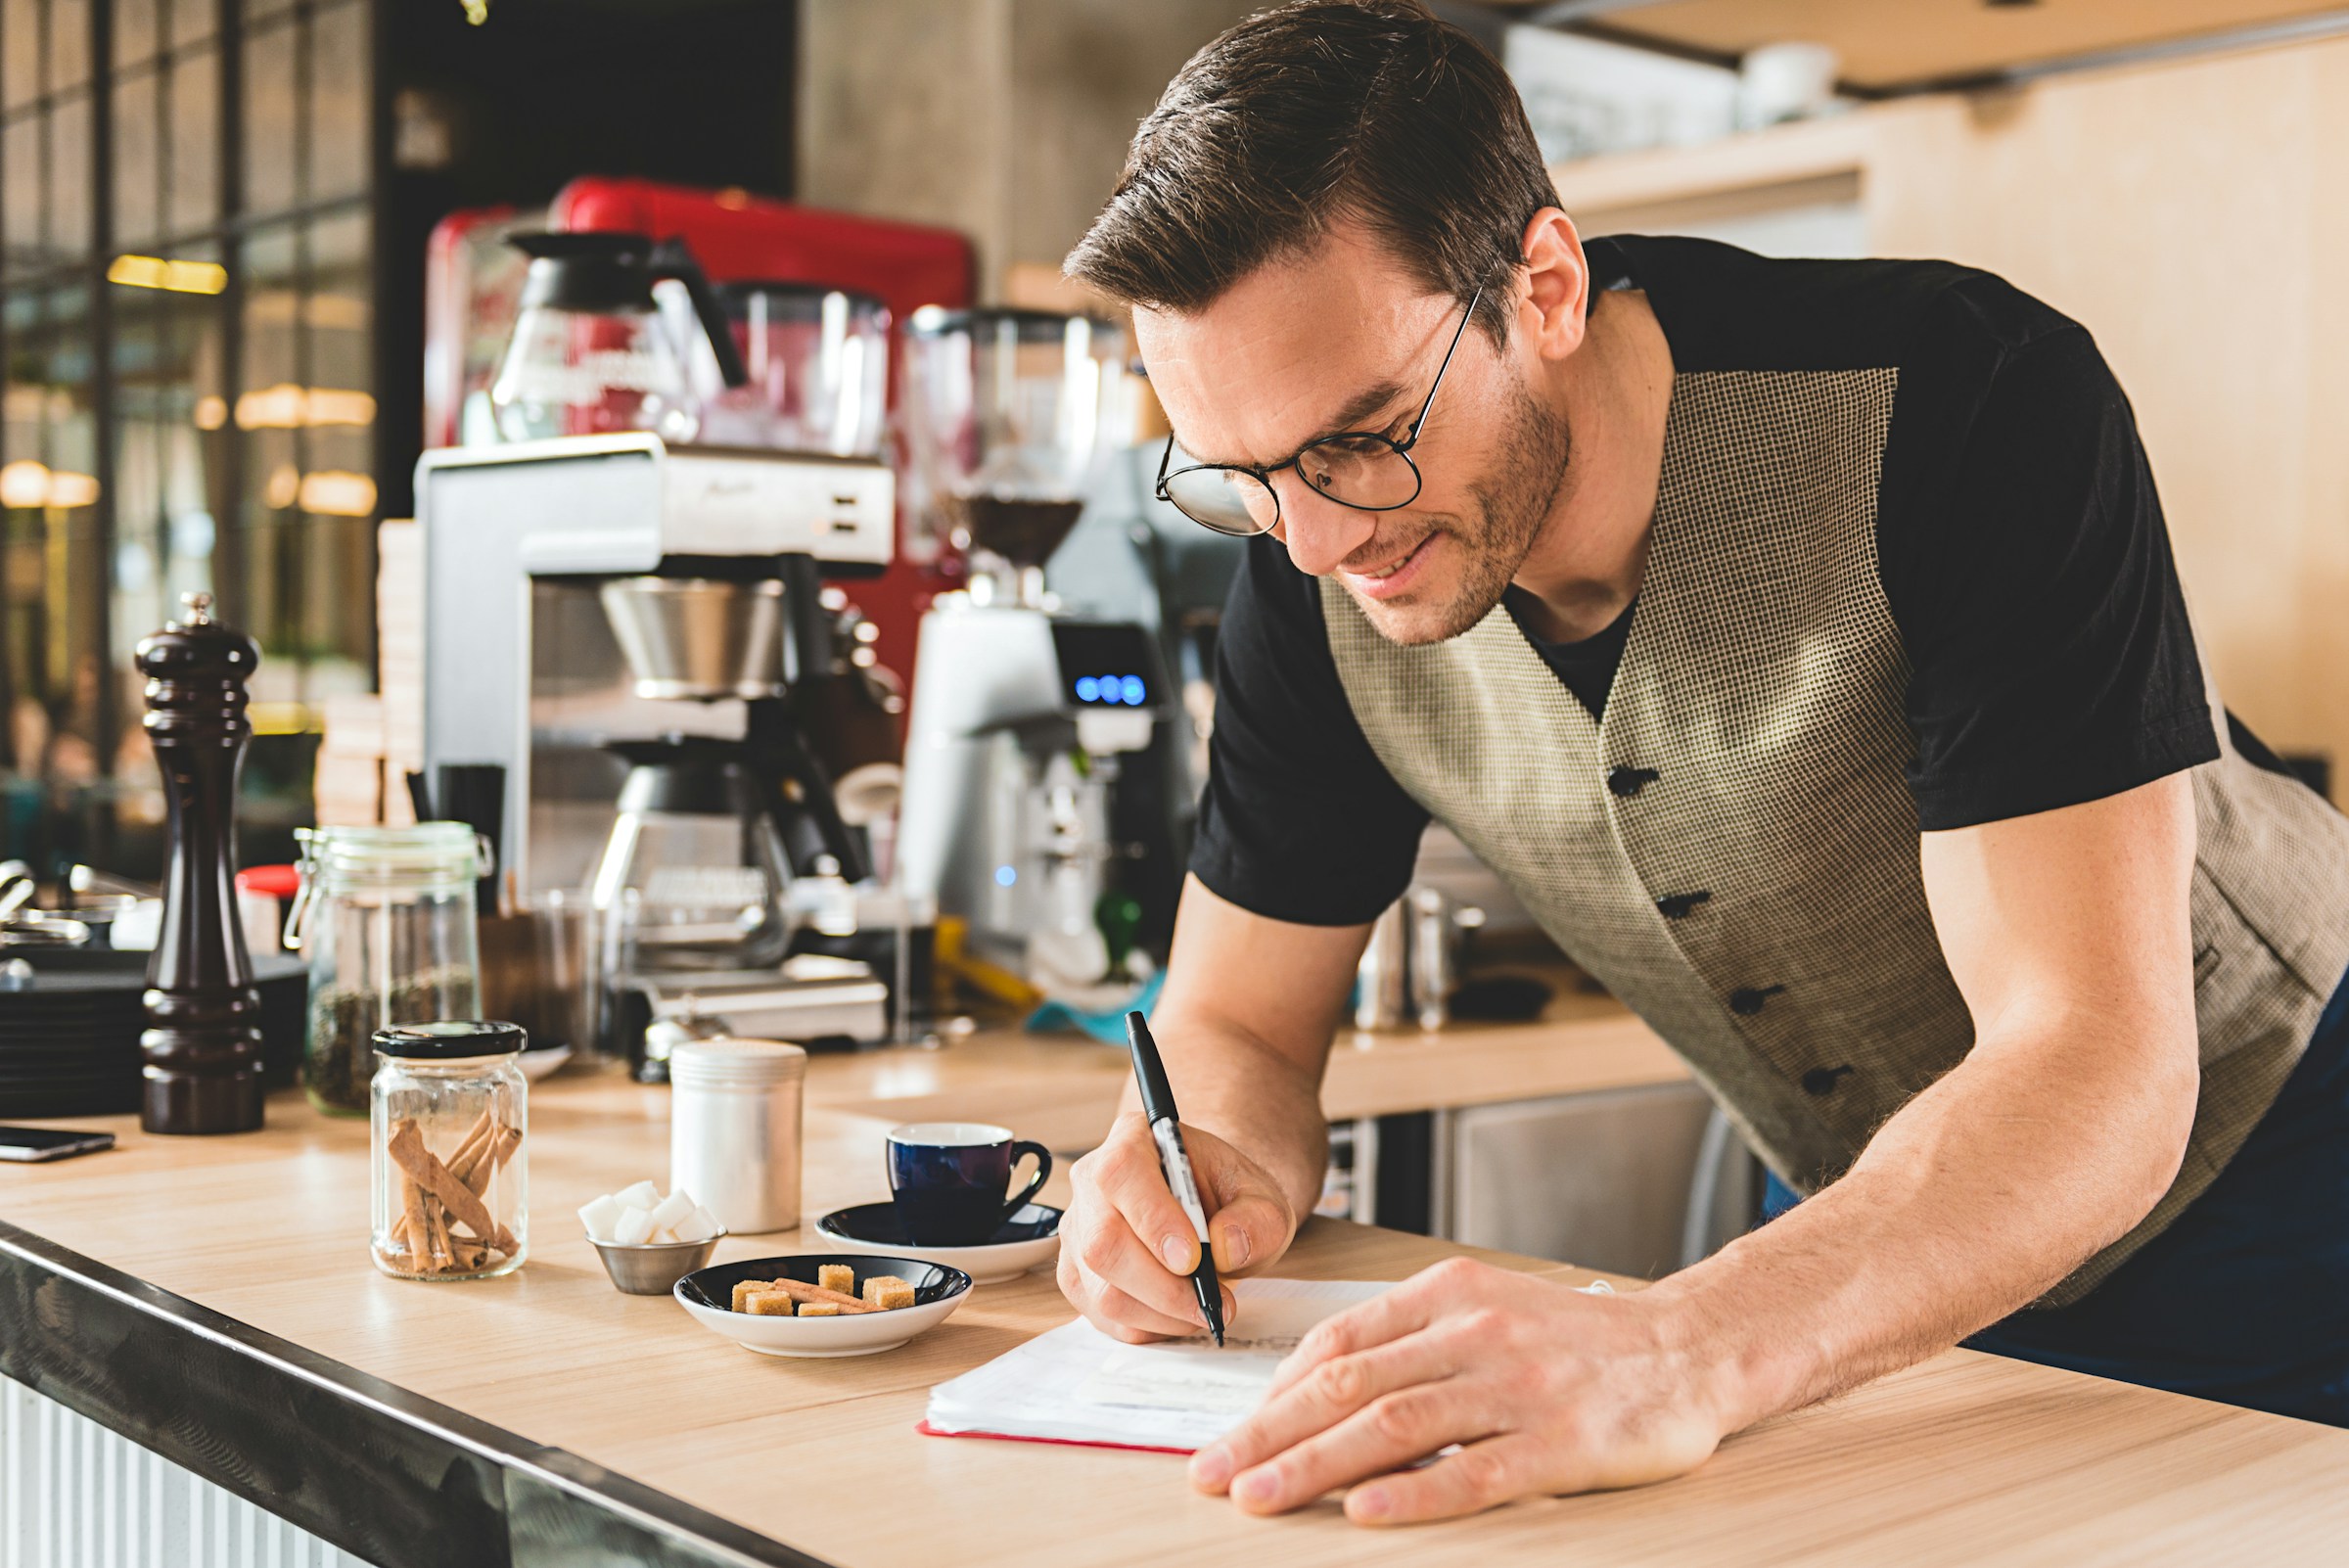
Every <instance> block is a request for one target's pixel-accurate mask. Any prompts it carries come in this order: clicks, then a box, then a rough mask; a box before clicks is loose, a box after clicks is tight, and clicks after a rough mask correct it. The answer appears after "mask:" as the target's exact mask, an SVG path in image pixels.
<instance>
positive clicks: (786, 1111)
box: [668, 1038, 807, 1235]
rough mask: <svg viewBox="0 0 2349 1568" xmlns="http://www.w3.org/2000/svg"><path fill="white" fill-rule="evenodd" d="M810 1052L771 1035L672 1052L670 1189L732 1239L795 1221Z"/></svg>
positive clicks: (684, 1045) (704, 1042) (693, 1043)
mask: <svg viewBox="0 0 2349 1568" xmlns="http://www.w3.org/2000/svg"><path fill="white" fill-rule="evenodd" d="M806 1080H807V1053H806V1051H805V1050H802V1049H801V1048H800V1047H799V1046H797V1045H793V1044H789V1043H787V1042H785V1041H783V1040H775V1039H723V1038H721V1039H696V1040H685V1041H681V1042H679V1043H678V1045H677V1047H676V1049H675V1050H674V1051H673V1052H671V1053H670V1055H669V1058H668V1081H669V1086H670V1089H671V1095H670V1109H669V1124H668V1185H669V1190H670V1191H672V1192H674V1191H677V1190H679V1189H680V1188H681V1189H683V1190H684V1191H686V1192H689V1193H691V1194H693V1197H694V1200H695V1201H696V1202H698V1203H700V1204H701V1206H702V1207H703V1208H705V1209H707V1210H709V1211H710V1213H711V1214H713V1215H714V1216H716V1217H717V1222H718V1223H720V1224H722V1225H724V1226H725V1227H726V1229H727V1230H728V1231H730V1232H731V1233H733V1234H735V1235H745V1234H757V1233H759V1232H760V1231H766V1230H789V1229H790V1228H791V1227H792V1226H794V1225H796V1224H798V1223H799V1222H800V1129H801V1116H802V1107H803V1103H804V1100H805V1095H806Z"/></svg>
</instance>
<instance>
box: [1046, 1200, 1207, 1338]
mask: <svg viewBox="0 0 2349 1568" xmlns="http://www.w3.org/2000/svg"><path fill="white" fill-rule="evenodd" d="M1063 1246H1064V1247H1066V1246H1074V1247H1075V1249H1076V1257H1077V1265H1078V1268H1079V1269H1080V1270H1081V1272H1082V1273H1083V1274H1087V1275H1090V1276H1091V1277H1092V1278H1093V1279H1095V1280H1097V1281H1099V1282H1100V1283H1102V1284H1105V1285H1112V1286H1115V1287H1116V1288H1117V1289H1118V1290H1120V1291H1122V1292H1124V1293H1125V1294H1126V1295H1128V1296H1130V1297H1133V1298H1134V1299H1136V1300H1138V1301H1139V1302H1140V1303H1141V1304H1142V1305H1143V1306H1145V1307H1147V1308H1149V1309H1150V1310H1151V1311H1152V1312H1154V1313H1156V1314H1159V1315H1160V1316H1161V1317H1172V1318H1176V1319H1178V1320H1180V1321H1181V1322H1183V1323H1184V1324H1186V1325H1187V1326H1186V1327H1185V1328H1184V1330H1183V1332H1185V1333H1188V1332H1190V1331H1191V1330H1192V1329H1196V1328H1197V1327H1199V1326H1200V1325H1199V1298H1198V1295H1197V1293H1196V1292H1195V1290H1194V1289H1193V1287H1192V1285H1191V1280H1190V1276H1189V1274H1188V1273H1187V1272H1186V1273H1180V1274H1177V1273H1174V1272H1173V1271H1171V1270H1170V1269H1169V1268H1167V1267H1166V1265H1165V1264H1164V1263H1163V1262H1161V1261H1160V1260H1159V1258H1157V1257H1156V1256H1154V1255H1153V1254H1152V1252H1151V1251H1150V1250H1149V1249H1148V1248H1146V1247H1145V1246H1143V1244H1142V1242H1141V1240H1140V1239H1139V1238H1138V1237H1136V1236H1135V1235H1134V1233H1133V1231H1132V1230H1131V1229H1130V1228H1129V1227H1128V1222H1127V1221H1126V1220H1125V1218H1124V1217H1123V1216H1122V1215H1120V1214H1119V1213H1117V1212H1116V1211H1114V1210H1112V1211H1106V1212H1103V1211H1096V1212H1095V1213H1094V1214H1093V1216H1092V1218H1091V1221H1090V1222H1089V1223H1087V1224H1086V1226H1085V1228H1084V1232H1083V1234H1082V1235H1080V1236H1077V1237H1074V1238H1072V1240H1071V1241H1069V1242H1064V1243H1063ZM1193 1251H1194V1255H1196V1245H1195V1244H1194V1248H1193Z"/></svg>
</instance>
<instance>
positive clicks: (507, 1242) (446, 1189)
mask: <svg viewBox="0 0 2349 1568" xmlns="http://www.w3.org/2000/svg"><path fill="white" fill-rule="evenodd" d="M384 1151H385V1152H386V1153H387V1154H389V1155H390V1156H391V1162H392V1164H394V1165H396V1166H398V1167H399V1168H400V1169H401V1170H402V1171H405V1172H406V1173H407V1174H408V1178H409V1179H410V1180H412V1181H414V1182H415V1183H416V1184H417V1185H418V1186H419V1187H422V1188H423V1189H424V1190H425V1191H427V1192H429V1193H431V1194H432V1195H433V1196H434V1197H436V1198H438V1199H439V1200H440V1204H441V1206H442V1207H443V1208H444V1209H446V1210H447V1211H448V1215H449V1218H450V1219H452V1220H454V1221H456V1222H458V1223H460V1224H462V1225H464V1226H466V1227H467V1228H468V1229H470V1230H471V1231H472V1232H473V1233H474V1234H475V1235H476V1236H479V1237H480V1238H481V1239H482V1240H484V1241H486V1242H488V1243H489V1244H490V1245H491V1246H493V1247H495V1248H496V1249H497V1250H498V1251H500V1252H512V1251H513V1250H514V1249H515V1245H516V1243H515V1240H514V1235H513V1232H512V1231H509V1230H508V1229H507V1228H506V1227H505V1226H504V1225H501V1224H499V1223H498V1222H497V1221H496V1220H495V1219H493V1218H492V1217H491V1216H490V1213H489V1210H488V1208H487V1207H486V1206H485V1205H484V1204H483V1202H482V1200H481V1195H480V1194H478V1193H476V1192H475V1191H474V1190H473V1189H472V1188H471V1187H469V1186H467V1185H466V1184H465V1183H464V1182H462V1181H460V1180H458V1179H457V1178H456V1177H455V1176H451V1175H450V1174H449V1170H448V1167H447V1166H445V1165H443V1164H441V1163H440V1159H439V1157H438V1155H436V1154H434V1153H433V1152H432V1151H431V1150H430V1149H428V1148H426V1147H425V1146H424V1134H423V1133H422V1132H420V1131H418V1130H417V1128H416V1124H415V1123H414V1122H412V1121H401V1122H399V1123H396V1124H394V1125H393V1127H392V1129H391V1137H389V1138H387V1139H386V1140H385V1142H384ZM409 1234H410V1235H411V1236H412V1235H414V1234H415V1230H414V1227H413V1226H411V1227H410V1230H409Z"/></svg>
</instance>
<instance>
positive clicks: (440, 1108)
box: [368, 1020, 530, 1279]
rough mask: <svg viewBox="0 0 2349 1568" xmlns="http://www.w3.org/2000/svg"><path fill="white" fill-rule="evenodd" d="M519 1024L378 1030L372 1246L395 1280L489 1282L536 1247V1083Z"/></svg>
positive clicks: (375, 1043) (371, 1171) (432, 1025)
mask: <svg viewBox="0 0 2349 1568" xmlns="http://www.w3.org/2000/svg"><path fill="white" fill-rule="evenodd" d="M529 1042H530V1038H529V1036H527V1035H526V1034H524V1032H523V1030H522V1028H521V1027H520V1026H519V1025H515V1024H506V1023H496V1022H491V1021H486V1020H468V1021H461V1022H439V1023H430V1024H415V1025H408V1026H404V1027H400V1028H393V1029H383V1030H378V1031H376V1032H375V1035H374V1036H373V1038H372V1040H371V1043H372V1045H373V1047H374V1051H375V1057H376V1061H377V1062H378V1064H379V1065H378V1066H377V1068H376V1070H375V1077H374V1080H373V1083H372V1085H371V1088H370V1092H369V1096H368V1098H369V1103H370V1124H369V1125H370V1134H371V1135H370V1137H369V1140H368V1141H369V1159H368V1165H369V1177H370V1182H369V1185H370V1190H371V1193H372V1204H371V1207H370V1211H369V1213H370V1216H371V1223H370V1238H369V1239H370V1242H371V1246H372V1250H373V1252H374V1256H375V1266H376V1268H380V1269H382V1270H383V1271H384V1272H385V1273H387V1274H391V1275H392V1276H393V1277H395V1278H399V1279H486V1278H490V1277H492V1276H494V1275H497V1274H504V1273H510V1272H512V1271H513V1270H514V1269H516V1268H520V1267H521V1266H522V1262H523V1257H524V1254H525V1253H526V1252H527V1250H528V1248H529V1243H530V1160H529V1150H528V1149H527V1148H526V1147H525V1146H524V1143H525V1139H526V1137H527V1134H528V1133H529V1130H530V1085H529V1084H527V1083H526V1082H525V1081H524V1079H523V1076H522V1064H521V1057H522V1051H523V1049H524V1047H525V1046H526V1045H528V1044H529Z"/></svg>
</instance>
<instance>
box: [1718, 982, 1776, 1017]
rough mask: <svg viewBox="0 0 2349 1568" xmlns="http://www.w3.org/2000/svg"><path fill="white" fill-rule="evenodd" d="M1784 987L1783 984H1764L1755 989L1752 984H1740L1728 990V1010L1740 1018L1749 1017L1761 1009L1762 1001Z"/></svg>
mask: <svg viewBox="0 0 2349 1568" xmlns="http://www.w3.org/2000/svg"><path fill="white" fill-rule="evenodd" d="M1785 989H1786V988H1785V987H1783V986H1764V987H1762V988H1761V989H1760V990H1758V991H1757V990H1756V989H1754V988H1753V987H1752V986H1740V987H1738V988H1737V989H1736V990H1735V991H1732V992H1729V1011H1730V1012H1732V1013H1735V1014H1736V1015H1737V1016H1738V1017H1740V1018H1751V1017H1753V1016H1754V1014H1756V1013H1758V1012H1760V1011H1761V1010H1762V1004H1763V1003H1764V1002H1766V1001H1768V1000H1769V999H1770V998H1771V997H1773V996H1775V995H1776V994H1777V993H1778V992H1781V991H1784V990H1785Z"/></svg>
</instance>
